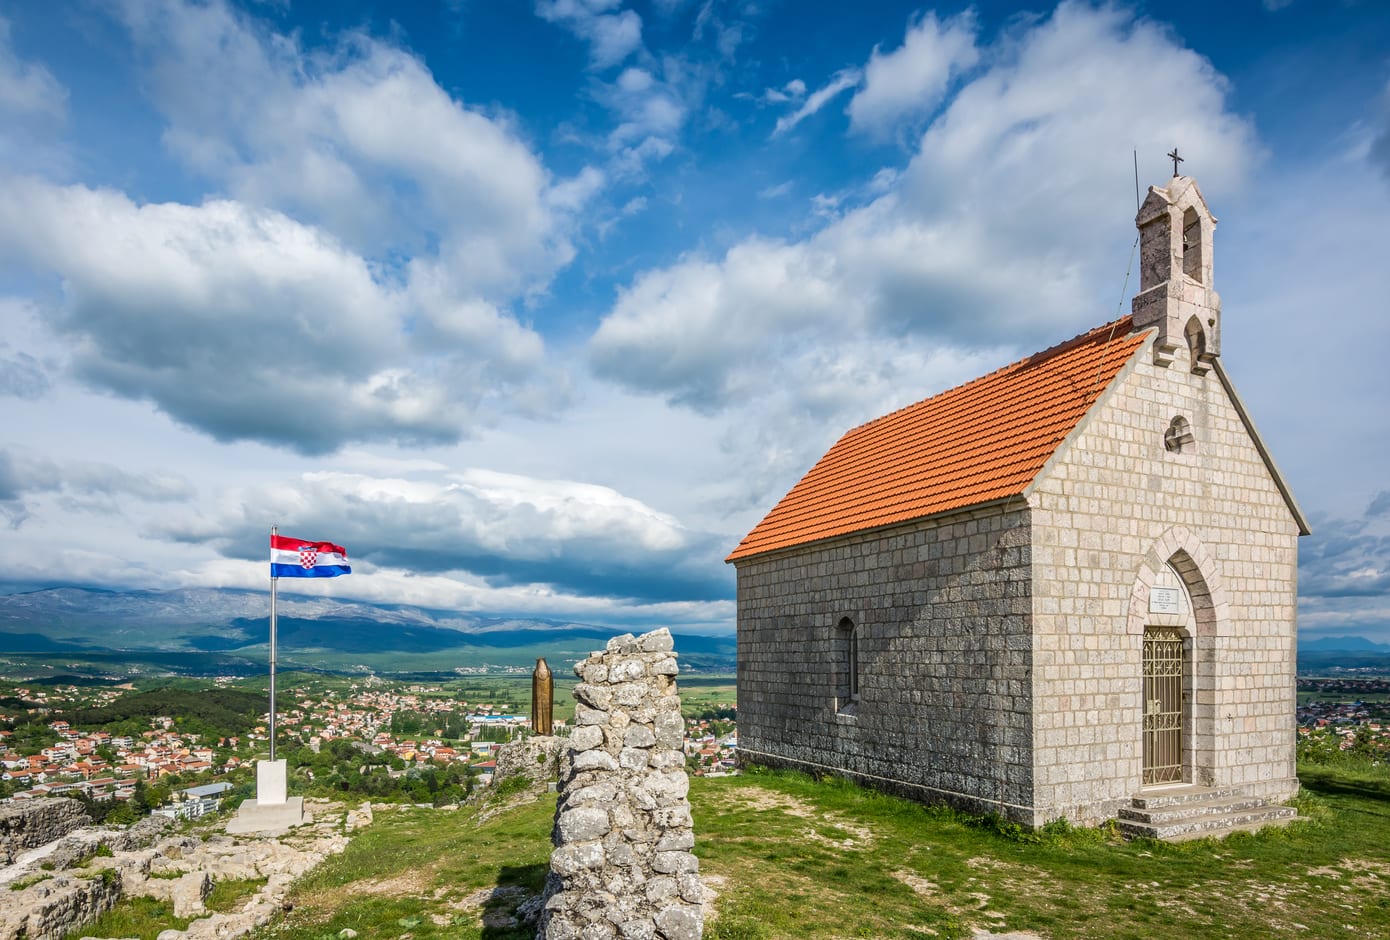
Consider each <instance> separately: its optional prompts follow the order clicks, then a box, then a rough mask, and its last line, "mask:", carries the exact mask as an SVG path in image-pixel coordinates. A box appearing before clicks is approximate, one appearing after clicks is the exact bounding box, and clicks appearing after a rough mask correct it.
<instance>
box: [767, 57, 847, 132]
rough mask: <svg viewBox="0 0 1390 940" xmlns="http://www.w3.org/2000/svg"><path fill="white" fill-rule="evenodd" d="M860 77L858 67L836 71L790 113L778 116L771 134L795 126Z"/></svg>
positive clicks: (785, 130)
mask: <svg viewBox="0 0 1390 940" xmlns="http://www.w3.org/2000/svg"><path fill="white" fill-rule="evenodd" d="M862 77H863V74H862V73H861V72H860V71H859V69H842V70H840V71H839V72H836V73H835V74H834V75H833V76H831V78H830V81H828V82H826V83H825V85H824V86H822V87H820V88H817V89H816V90H815V91H813V92H811V93H810V94H809V95H807V96H806V100H805V101H803V102H802V103H801V107H799V108H797V109H796V110H795V111H793V112H792V113H791V114H786V115H783V116H782V117H780V118H778V119H777V125H776V126H775V127H773V129H772V136H773V137H776V136H778V135H779V134H784V133H786V132H787V131H789V130H791V129H792V128H793V127H796V125H798V124H800V123H801V122H802V121H804V120H806V119H807V118H808V117H810V116H811V115H813V114H815V113H816V112H817V111H819V110H820V109H821V108H823V107H825V106H826V105H827V104H829V103H830V101H831V100H832V99H834V98H835V96H836V95H839V94H840V93H842V92H845V91H848V90H849V89H851V88H854V87H855V86H857V85H858V84H859V81H860V79H861V78H862ZM792 84H795V83H792ZM788 87H789V88H790V87H791V86H790V85H789V86H788ZM803 87H804V86H803Z"/></svg>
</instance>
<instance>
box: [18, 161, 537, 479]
mask: <svg viewBox="0 0 1390 940" xmlns="http://www.w3.org/2000/svg"><path fill="white" fill-rule="evenodd" d="M6 255H7V256H9V257H10V258H14V259H19V260H21V261H24V262H26V263H28V264H30V265H32V266H33V267H34V268H35V269H37V270H40V271H45V272H52V273H53V275H55V276H56V277H57V278H58V280H59V282H60V283H61V285H62V299H61V300H60V301H58V302H57V303H58V305H59V306H58V308H57V309H55V310H53V311H52V312H51V319H50V323H49V326H50V328H51V329H52V330H54V331H55V332H56V333H57V334H59V335H61V336H62V337H64V338H65V339H66V341H67V345H68V347H69V351H70V357H71V367H72V369H73V371H74V372H75V373H76V374H77V375H78V376H79V377H81V378H82V379H84V380H85V381H86V382H88V383H90V384H92V385H94V386H97V387H99V388H102V389H105V390H108V391H111V392H114V393H116V394H118V395H120V396H123V397H127V398H132V399H140V400H148V401H151V402H153V403H154V404H155V405H156V406H157V407H159V408H160V409H161V410H163V411H164V412H166V413H167V414H169V415H170V416H171V417H173V418H174V419H175V420H177V421H180V422H182V423H185V424H187V425H190V426H192V427H194V428H197V429H199V430H201V431H204V432H206V433H208V434H210V435H212V436H213V437H215V438H217V439H218V440H223V441H231V440H247V439H251V440H260V441H265V442H267V443H272V444H276V445H280V446H285V447H290V448H294V449H297V450H300V451H302V452H305V453H317V452H324V451H330V450H333V449H335V448H336V447H338V446H339V445H340V444H342V443H343V442H345V441H349V440H406V441H453V440H458V439H459V438H460V437H461V436H464V435H465V434H466V433H467V432H468V429H469V427H470V426H471V425H472V424H473V423H474V422H475V421H476V420H479V419H480V418H479V412H480V411H483V412H486V411H487V410H488V407H491V406H492V405H499V406H501V407H504V408H508V407H512V405H510V404H507V403H506V402H505V400H504V399H505V396H506V395H507V394H508V393H514V394H516V395H517V396H518V399H517V403H519V404H520V405H521V406H522V407H525V405H526V396H527V394H529V393H530V392H529V390H528V388H527V383H528V382H529V381H530V380H531V379H532V377H533V373H534V372H535V370H536V369H537V368H538V367H539V362H540V359H541V354H542V349H541V343H540V339H539V337H538V336H536V335H535V334H534V333H532V332H531V331H529V330H526V329H524V328H522V327H520V326H518V325H517V324H516V323H515V321H513V320H511V319H509V318H505V317H502V316H500V315H499V314H498V313H497V311H495V310H493V309H492V308H490V307H488V306H487V305H486V304H485V303H483V302H480V301H475V302H472V303H457V302H455V303H451V302H450V299H449V297H448V294H447V292H446V291H445V290H444V289H443V288H440V287H436V286H434V285H433V284H431V283H430V281H429V279H428V278H427V277H425V276H420V277H415V278H413V279H412V281H411V283H410V285H409V288H408V289H407V288H403V287H401V286H399V285H397V286H393V285H391V284H389V283H381V282H379V281H378V280H377V279H376V278H375V277H374V276H373V272H372V270H371V266H370V265H369V264H368V263H367V262H366V261H364V260H363V259H362V258H360V257H358V256H357V255H355V254H353V253H352V252H350V251H348V250H347V249H345V248H344V247H343V246H342V245H340V244H338V243H337V242H336V241H335V240H334V239H332V238H330V237H328V236H326V235H325V234H324V233H323V232H321V231H318V230H316V229H314V228H312V227H309V226H305V225H303V224H301V223H299V222H296V221H295V220H293V219H290V218H288V217H287V216H284V215H282V214H280V213H277V212H273V211H269V210H257V209H252V208H249V207H247V206H245V205H242V204H240V203H236V202H230V201H225V200H217V201H210V202H207V203H204V204H203V205H201V206H185V205H178V204H150V205H143V206H139V205H136V204H135V203H133V202H131V201H130V200H129V199H128V198H126V197H125V196H124V195H121V194H119V193H115V192H111V191H109V190H92V189H88V188H86V187H83V186H69V187H58V186H53V185H51V184H47V183H43V182H39V181H35V180H9V181H5V182H4V183H3V184H0V256H6ZM431 291H434V293H431ZM485 402H486V403H488V407H484V404H485Z"/></svg>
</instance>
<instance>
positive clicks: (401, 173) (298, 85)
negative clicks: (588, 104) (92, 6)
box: [120, 0, 595, 302]
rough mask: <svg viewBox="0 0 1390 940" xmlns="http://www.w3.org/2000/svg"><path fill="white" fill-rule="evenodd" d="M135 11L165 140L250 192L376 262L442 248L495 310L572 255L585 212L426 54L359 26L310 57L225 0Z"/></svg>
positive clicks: (454, 275)
mask: <svg viewBox="0 0 1390 940" xmlns="http://www.w3.org/2000/svg"><path fill="white" fill-rule="evenodd" d="M120 16H121V18H122V20H123V22H124V23H125V25H126V27H127V28H128V30H129V32H130V35H131V38H132V39H133V40H134V42H135V44H136V46H137V48H138V49H139V50H140V51H141V52H142V55H143V58H144V63H145V64H144V69H145V73H146V75H147V82H146V84H147V87H148V89H149V94H150V95H151V97H152V99H153V101H154V104H155V105H156V107H157V108H158V109H159V110H160V111H161V112H162V113H163V115H164V116H165V117H166V119H167V120H168V122H169V123H168V128H167V129H166V131H165V134H164V140H165V143H166V146H168V147H169V148H170V150H171V151H172V152H173V153H174V154H175V155H177V156H178V157H179V158H180V159H182V160H183V161H184V162H185V163H187V164H188V165H189V166H190V167H193V168H195V169H196V170H198V171H199V172H202V173H204V174H206V175H207V176H209V177H210V178H212V179H213V180H215V181H217V182H219V183H221V184H223V185H225V186H227V187H228V188H229V190H230V192H231V194H232V195H234V196H235V197H236V198H237V199H239V200H241V201H243V202H247V203H250V204H253V205H258V206H265V207H270V208H275V209H278V210H280V211H284V212H287V213H289V214H292V215H295V216H296V217H297V218H300V219H301V220H304V221H307V222H312V223H313V224H316V225H320V226H323V227H324V228H326V229H327V230H329V231H331V232H332V233H333V234H334V235H335V236H336V237H338V238H339V239H341V240H342V241H343V242H344V243H346V244H347V245H349V246H351V247H352V248H353V249H354V250H356V251H358V252H359V253H361V254H363V255H364V256H367V257H374V258H383V259H384V258H394V257H399V256H401V255H408V256H419V255H420V254H421V253H433V254H435V255H437V256H438V257H439V258H440V259H441V260H442V262H443V266H444V268H445V269H446V270H447V271H448V272H449V279H450V280H451V281H452V282H453V283H454V285H455V289H454V292H455V293H456V294H460V295H472V296H482V297H485V298H486V299H488V300H490V301H492V302H499V301H501V300H505V299H506V298H508V297H509V296H511V295H513V294H514V293H515V292H517V291H519V290H522V289H525V288H528V287H534V286H535V285H536V284H538V283H539V284H543V283H545V282H546V281H547V280H548V279H549V277H550V276H551V275H552V274H553V273H554V271H555V270H556V269H557V268H558V267H560V266H563V265H564V264H566V263H568V261H569V260H570V258H571V256H572V254H573V248H572V246H571V245H570V243H569V239H568V234H567V233H568V231H569V230H570V228H571V227H572V225H573V219H572V215H573V213H574V212H576V211H577V210H578V209H579V208H581V207H582V206H581V205H580V204H579V203H577V202H576V201H575V200H573V199H570V198H565V195H564V194H563V193H562V196H561V197H560V198H555V197H553V196H552V194H551V193H550V192H549V190H550V188H551V186H552V181H551V179H550V177H549V174H548V173H547V171H546V169H545V167H544V166H543V165H542V164H541V162H540V160H539V159H538V158H537V157H536V155H535V154H534V153H533V152H532V151H531V149H530V148H529V147H528V146H527V145H526V144H525V143H524V142H523V141H522V140H521V139H520V138H519V137H518V136H517V135H516V133H515V131H514V130H513V129H512V128H511V127H510V126H509V123H508V121H507V120H506V119H505V118H504V117H502V116H497V115H494V116H489V115H487V114H484V113H483V112H482V111H481V110H480V109H478V108H474V107H469V106H468V105H467V104H466V103H464V102H461V101H458V100H456V99H454V98H453V97H451V96H450V95H449V94H448V93H447V92H445V91H444V90H443V89H442V88H440V87H439V85H438V84H437V83H436V82H435V80H434V77H433V76H432V75H431V74H430V72H429V70H428V69H427V68H426V67H425V65H424V63H423V62H421V61H420V59H418V58H417V57H416V56H414V55H412V54H410V53H408V52H406V51H404V50H402V49H400V48H397V47H395V46H392V45H389V44H386V43H384V42H381V41H379V40H376V39H374V38H372V37H370V36H367V35H365V34H363V33H360V32H350V33H346V34H343V35H342V36H340V37H338V41H337V45H336V47H333V48H331V49H330V50H328V51H322V52H314V53H310V52H306V51H305V50H304V49H302V48H301V46H300V43H299V39H298V38H297V37H296V36H294V35H283V34H278V33H273V32H271V31H269V30H268V29H267V28H266V27H265V25H264V24H263V23H261V22H258V21H255V20H251V19H249V18H248V17H246V16H244V15H242V14H241V13H239V12H237V11H235V10H234V9H232V8H230V7H228V6H227V5H226V4H225V3H223V2H221V0H215V2H212V3H208V4H189V3H185V2H182V0H125V2H124V3H123V4H122V6H121V7H120ZM576 178H577V179H587V177H586V176H585V175H584V174H582V173H581V174H580V176H579V177H576ZM554 185H558V186H560V187H561V188H562V190H564V189H568V190H569V195H573V193H574V188H573V181H572V180H571V181H564V182H561V183H559V184H554ZM594 191H595V190H594V188H592V187H591V188H589V189H588V191H587V194H588V195H592V194H593V192H594Z"/></svg>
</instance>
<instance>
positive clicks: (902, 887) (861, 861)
mask: <svg viewBox="0 0 1390 940" xmlns="http://www.w3.org/2000/svg"><path fill="white" fill-rule="evenodd" d="M1303 777H1304V781H1305V785H1306V787H1307V789H1306V791H1305V794H1304V795H1303V796H1302V797H1301V798H1300V804H1299V809H1300V811H1301V812H1302V813H1303V814H1304V815H1307V816H1309V817H1310V821H1309V822H1307V823H1300V824H1297V825H1296V826H1294V827H1293V828H1291V829H1288V830H1271V831H1269V832H1267V833H1264V834H1261V835H1258V836H1248V835H1236V836H1233V837H1231V838H1229V839H1228V840H1226V841H1225V842H1220V843H1212V842H1189V843H1183V844H1179V845H1167V844H1161V843H1152V842H1136V843H1126V842H1122V841H1119V840H1117V839H1115V838H1114V837H1112V836H1110V835H1108V834H1106V833H1104V832H1102V831H1094V830H1083V831H1076V830H1069V829H1067V828H1065V827H1053V829H1052V830H1051V831H1046V832H1043V833H1041V834H1038V835H1033V834H1024V833H1020V832H1018V831H1017V830H1014V829H1012V828H1011V827H1009V826H1007V825H1000V824H998V823H997V822H995V821H992V820H988V819H986V820H980V819H975V818H971V817H965V816H960V815H957V814H955V813H952V812H949V811H945V810H942V809H930V808H926V807H922V806H919V805H917V804H914V803H910V802H905V801H902V800H898V799H894V798H892V797H887V796H883V795H881V794H877V793H873V792H869V791H865V790H862V789H859V788H857V787H854V786H850V785H847V784H843V783H840V782H837V781H822V782H817V781H814V780H811V779H809V778H807V777H804V776H800V775H795V774H773V773H759V774H753V775H749V776H744V777H735V778H721V779H696V780H694V781H692V788H691V793H690V798H691V802H692V805H693V808H694V812H695V820H696V833H697V839H698V842H697V846H696V851H697V853H698V854H699V856H700V859H701V871H702V873H703V875H704V877H705V879H706V881H707V883H708V884H709V886H710V887H712V888H713V889H714V890H715V891H716V892H718V895H719V897H718V898H717V900H715V901H714V905H713V907H714V910H715V911H716V912H717V917H716V919H714V920H713V921H711V922H710V923H709V924H708V926H707V929H706V934H705V935H706V937H709V938H712V940H721V938H722V940H781V938H793V937H795V938H803V937H804V938H812V940H814V938H825V940H830V938H843V937H873V938H898V937H901V938H921V937H931V936H935V937H941V938H960V937H970V936H972V934H973V932H974V931H975V930H976V929H988V930H990V931H992V932H995V933H1003V932H1004V931H1006V930H1009V931H1027V932H1029V933H1031V934H1034V935H1036V936H1038V937H1041V938H1045V940H1067V938H1077V940H1081V938H1085V940H1107V938H1108V940H1120V938H1135V940H1138V938H1152V937H1183V938H1208V937H1210V938H1217V937H1219V938H1223V940H1224V938H1249V940H1256V938H1258V940H1268V938H1270V937H1277V936H1299V937H1332V936H1342V937H1386V936H1390V895H1387V893H1386V892H1385V889H1384V886H1385V883H1386V879H1387V878H1390V839H1387V835H1390V774H1387V773H1386V772H1385V771H1384V768H1377V769H1374V770H1368V771H1366V772H1364V773H1363V772H1354V771H1348V770H1346V769H1337V770H1330V769H1327V768H1305V769H1304V771H1303ZM553 811H554V801H553V797H549V798H545V799H542V800H541V801H539V802H531V803H526V804H523V805H520V806H518V807H515V808H512V809H510V810H508V811H504V812H501V813H497V814H484V815H486V816H487V818H486V819H484V818H483V817H481V816H479V815H478V813H477V810H475V809H470V808H466V809H462V810H458V811H448V810H428V809H417V808H404V809H394V810H392V809H379V811H378V813H377V816H376V822H375V823H374V824H373V826H372V827H371V828H369V829H367V830H365V831H363V832H361V833H359V834H358V835H357V836H356V837H355V838H354V841H353V843H352V845H351V846H350V847H349V849H348V851H347V852H346V853H345V854H344V855H342V856H340V857H337V858H335V859H332V860H330V861H329V862H327V863H326V864H325V865H324V866H323V867H322V868H320V869H319V870H318V871H316V872H315V873H314V874H312V875H311V876H310V877H309V878H308V879H307V880H306V881H304V882H303V883H301V884H300V885H298V886H297V888H296V890H295V892H294V895H293V897H292V900H293V903H294V908H293V910H292V911H291V912H290V913H289V914H288V915H287V916H286V917H285V918H284V919H283V920H282V922H280V923H279V924H278V925H277V926H276V927H275V928H274V932H275V935H276V936H277V937H279V938H283V940H317V938H321V937H331V936H334V935H336V933H337V932H338V931H340V930H342V929H344V928H352V929H353V930H356V931H357V932H358V934H359V936H396V935H399V934H400V933H410V934H411V935H412V936H413V937H414V940H435V938H441V940H442V938H445V937H450V938H456V937H464V938H470V937H471V938H487V940H521V938H527V940H529V938H530V937H531V936H532V934H531V931H530V930H527V929H524V928H522V927H519V926H518V925H516V924H515V922H514V920H513V919H512V916H513V914H514V912H515V910H516V908H517V906H518V905H519V904H521V903H523V902H524V901H525V900H526V899H527V898H528V897H529V896H532V895H534V893H536V892H538V891H539V890H540V887H541V884H542V881H543V879H544V875H545V870H546V864H547V859H548V857H549V851H550V846H549V841H548V838H549V833H550V827H551V821H552V813H553Z"/></svg>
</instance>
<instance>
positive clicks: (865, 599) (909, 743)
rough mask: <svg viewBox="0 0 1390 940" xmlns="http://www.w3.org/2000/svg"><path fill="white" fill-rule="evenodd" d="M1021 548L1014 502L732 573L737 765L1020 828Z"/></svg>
mask: <svg viewBox="0 0 1390 940" xmlns="http://www.w3.org/2000/svg"><path fill="white" fill-rule="evenodd" d="M1030 537H1031V529H1030V524H1029V516H1028V507H1027V505H1026V504H1025V503H1024V501H1023V500H1022V499H1018V500H1014V501H1013V503H1012V504H1007V503H1006V504H1003V505H999V506H994V507H989V508H982V509H978V510H974V511H968V512H962V513H953V514H951V515H949V516H945V517H938V518H935V519H928V520H924V521H921V522H918V523H914V524H911V525H904V526H898V527H894V528H892V529H888V530H884V531H880V532H874V533H868V534H865V535H860V536H852V537H847V538H843V539H837V540H835V541H832V542H827V543H824V544H821V545H813V546H808V547H806V548H804V549H802V550H800V551H794V552H787V553H783V554H780V555H770V556H764V557H760V558H753V559H749V560H747V561H744V562H740V563H739V564H738V711H739V714H738V731H739V754H740V757H741V758H742V759H744V760H747V761H753V762H756V763H763V764H769V765H782V766H791V767H800V768H802V769H805V770H809V771H812V772H834V773H838V774H841V775H843V776H847V777H850V778H852V779H856V780H859V781H861V782H864V783H867V784H870V785H873V786H877V787H880V788H882V789H885V790H889V791H893V792H897V793H900V794H903V795H906V796H911V797H914V798H918V799H926V800H933V801H941V800H945V801H948V802H951V803H954V804H956V805H959V806H962V807H964V808H967V809H973V810H978V811H999V812H1003V813H1005V814H1007V815H1009V816H1011V817H1015V818H1022V819H1028V820H1031V818H1032V813H1031V807H1032V783H1033V781H1032V767H1033V763H1032V729H1033V721H1032V682H1031V672H1032V659H1031V657H1032V636H1031V632H1030V623H1031V611H1032V607H1031V604H1032V600H1031V592H1030V580H1029V575H1030V570H1031V569H1030V565H1031V554H1030V547H1029V540H1030ZM845 619H848V620H849V621H850V622H852V623H853V624H854V627H855V631H856V635H857V637H858V656H859V696H858V700H857V701H853V702H850V701H847V700H846V698H845V696H844V690H845V688H844V687H845V683H844V681H843V671H844V663H843V660H844V659H845V652H844V649H843V648H842V644H841V638H840V636H839V631H840V627H839V624H840V623H841V621H842V620H845Z"/></svg>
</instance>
